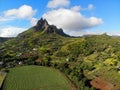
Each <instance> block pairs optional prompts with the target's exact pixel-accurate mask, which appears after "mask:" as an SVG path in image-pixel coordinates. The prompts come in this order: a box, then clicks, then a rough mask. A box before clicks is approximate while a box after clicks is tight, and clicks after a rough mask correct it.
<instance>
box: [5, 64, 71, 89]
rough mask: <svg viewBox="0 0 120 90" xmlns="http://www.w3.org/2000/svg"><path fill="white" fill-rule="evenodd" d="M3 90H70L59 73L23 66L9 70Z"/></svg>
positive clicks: (65, 80)
mask: <svg viewBox="0 0 120 90" xmlns="http://www.w3.org/2000/svg"><path fill="white" fill-rule="evenodd" d="M3 90H72V87H71V86H70V84H69V81H68V80H67V79H66V77H65V76H63V75H62V74H61V73H60V72H59V71H57V70H55V69H52V68H47V67H41V66H23V67H17V68H13V69H10V70H9V73H8V74H7V77H6V79H5V82H4V85H3Z"/></svg>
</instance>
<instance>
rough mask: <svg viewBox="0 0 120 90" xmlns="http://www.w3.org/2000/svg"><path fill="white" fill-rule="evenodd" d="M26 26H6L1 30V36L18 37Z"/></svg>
mask: <svg viewBox="0 0 120 90" xmlns="http://www.w3.org/2000/svg"><path fill="white" fill-rule="evenodd" d="M25 30H26V28H19V27H6V28H2V29H1V30H0V37H16V36H17V35H18V34H19V33H21V32H23V31H25Z"/></svg>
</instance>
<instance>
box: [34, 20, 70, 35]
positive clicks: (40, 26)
mask: <svg viewBox="0 0 120 90" xmlns="http://www.w3.org/2000/svg"><path fill="white" fill-rule="evenodd" d="M34 28H35V30H36V31H44V32H45V33H47V34H50V33H54V34H59V35H61V36H69V35H67V34H65V33H64V32H63V30H62V29H58V28H57V27H56V26H55V25H49V24H48V22H47V20H46V19H43V18H41V19H40V20H39V21H38V22H37V24H36V26H34Z"/></svg>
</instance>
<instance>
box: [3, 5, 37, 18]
mask: <svg viewBox="0 0 120 90" xmlns="http://www.w3.org/2000/svg"><path fill="white" fill-rule="evenodd" d="M35 12H36V10H33V9H32V7H31V6H28V5H23V6H21V7H19V8H18V9H10V10H7V11H4V15H5V17H14V18H20V19H26V18H27V19H29V18H32V17H33V15H34V14H35Z"/></svg>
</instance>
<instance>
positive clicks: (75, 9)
mask: <svg viewBox="0 0 120 90" xmlns="http://www.w3.org/2000/svg"><path fill="white" fill-rule="evenodd" d="M82 9H83V8H82V7H81V6H74V7H72V8H71V10H73V11H80V10H82Z"/></svg>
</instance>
